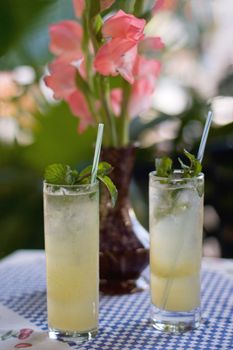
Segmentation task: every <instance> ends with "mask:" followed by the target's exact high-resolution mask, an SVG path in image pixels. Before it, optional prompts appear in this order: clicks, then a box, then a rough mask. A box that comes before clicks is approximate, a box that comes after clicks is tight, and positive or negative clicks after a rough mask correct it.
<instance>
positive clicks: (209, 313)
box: [0, 250, 233, 350]
mask: <svg viewBox="0 0 233 350" xmlns="http://www.w3.org/2000/svg"><path fill="white" fill-rule="evenodd" d="M202 265H203V266H202V324H201V326H200V328H199V329H197V330H194V331H191V332H187V333H182V334H180V335H176V334H168V333H162V332H159V331H156V330H154V329H153V328H152V327H151V326H150V324H149V306H150V297H149V290H147V291H144V292H142V293H136V294H132V295H124V296H114V297H110V296H101V298H100V330H99V334H98V336H97V337H96V338H95V339H93V340H91V341H89V342H87V343H84V344H82V345H81V346H80V345H79V346H78V345H77V344H74V343H70V344H65V343H62V342H57V341H52V340H50V339H48V335H47V332H46V331H47V311H46V282H45V256H44V252H43V251H26V250H23V251H17V252H15V253H13V254H12V255H10V256H8V257H6V258H5V259H3V260H1V261H0V350H9V349H11V350H14V349H17V348H22V349H25V348H26V347H28V348H31V349H33V350H65V349H67V350H68V349H70V350H72V349H81V350H92V349H95V350H138V349H141V350H147V349H148V350H153V349H156V350H162V349H165V350H186V349H211V350H214V349H216V350H220V349H224V350H227V349H233V260H224V259H203V264H202ZM145 273H146V275H147V274H148V271H147V272H145ZM22 329H23V330H22ZM20 330H21V332H20ZM19 338H20V339H19Z"/></svg>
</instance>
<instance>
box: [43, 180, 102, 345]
mask: <svg viewBox="0 0 233 350" xmlns="http://www.w3.org/2000/svg"><path fill="white" fill-rule="evenodd" d="M44 226H45V251H46V270H47V307H48V326H49V336H50V338H52V339H62V340H72V341H78V342H79V341H80V342H82V341H83V340H88V339H91V338H92V337H93V336H95V335H96V334H97V330H98V304H99V184H98V182H95V183H94V184H83V185H64V186H63V185H53V184H49V183H46V182H44Z"/></svg>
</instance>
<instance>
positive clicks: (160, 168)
mask: <svg viewBox="0 0 233 350" xmlns="http://www.w3.org/2000/svg"><path fill="white" fill-rule="evenodd" d="M184 155H185V156H186V157H187V158H188V160H189V163H190V164H189V165H187V164H185V163H184V162H183V161H182V160H181V159H180V158H178V160H179V162H180V165H181V169H182V173H181V177H182V178H191V177H195V176H197V175H198V174H199V173H200V172H201V170H202V165H201V163H200V162H199V160H198V159H197V158H196V157H195V156H194V155H193V154H191V153H189V152H188V151H186V150H185V149H184ZM155 167H156V174H157V176H159V177H166V178H172V176H173V174H174V170H173V168H172V159H171V158H169V157H163V158H157V159H156V160H155Z"/></svg>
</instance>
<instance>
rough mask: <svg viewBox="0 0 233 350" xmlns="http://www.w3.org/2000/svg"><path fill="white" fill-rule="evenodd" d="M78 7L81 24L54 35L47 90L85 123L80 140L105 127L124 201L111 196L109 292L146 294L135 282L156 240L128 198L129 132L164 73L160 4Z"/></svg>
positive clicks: (104, 270)
mask: <svg viewBox="0 0 233 350" xmlns="http://www.w3.org/2000/svg"><path fill="white" fill-rule="evenodd" d="M160 2H161V1H160ZM73 7H74V12H75V16H76V19H75V20H64V21H62V22H59V23H56V24H52V25H51V26H50V28H49V32H50V38H51V42H50V51H51V52H52V53H53V54H54V55H55V56H56V58H55V60H54V61H53V62H52V63H50V64H49V75H47V76H46V77H45V83H46V85H47V86H48V87H50V88H51V89H52V90H53V92H54V97H55V98H56V99H62V100H65V101H66V102H67V103H68V104H69V106H70V109H71V111H72V113H73V114H74V116H76V117H77V118H78V132H79V133H83V132H85V130H86V129H87V128H88V127H89V126H96V125H97V124H98V123H99V122H102V123H104V125H105V132H104V138H103V145H104V149H103V152H102V159H103V160H105V161H107V162H109V163H111V164H112V165H113V167H114V171H113V173H112V174H111V177H112V179H113V181H114V182H115V184H116V186H117V188H118V200H117V203H116V206H115V208H112V207H111V206H110V205H109V201H110V199H109V198H108V196H107V194H106V193H105V192H104V193H103V196H102V202H101V221H100V233H101V236H100V273H101V286H102V290H104V291H107V292H113V293H115V292H119V293H122V292H123V293H124V292H129V291H130V292H131V291H132V290H138V289H137V287H136V284H135V281H136V280H137V279H138V277H139V275H140V272H141V271H142V270H143V269H144V267H145V266H146V265H147V263H148V246H147V245H146V244H145V241H148V238H147V237H145V235H146V234H145V231H144V230H143V228H142V227H141V226H140V224H139V223H138V222H137V220H136V218H135V217H134V215H133V212H132V209H131V206H130V203H129V198H128V197H129V196H128V189H129V184H130V179H131V174H132V169H133V164H134V157H135V147H134V146H133V145H130V141H129V125H130V121H131V120H132V118H134V117H136V116H138V115H139V114H140V113H142V112H146V111H147V110H148V109H149V108H150V107H151V102H152V97H153V94H154V91H155V86H156V80H157V77H158V75H159V73H160V70H161V64H160V62H159V61H158V59H157V56H158V52H159V50H161V49H162V48H163V43H162V41H161V39H160V38H159V37H150V36H146V34H145V27H146V24H147V20H148V19H149V18H150V16H151V14H152V13H153V10H154V9H157V7H158V2H157V1H156V2H155V1H148V0H146V1H142V0H125V1H121V0H115V1H114V0H95V1H91V0H86V1H84V0H73ZM135 231H138V232H136V234H135ZM142 236H143V237H142Z"/></svg>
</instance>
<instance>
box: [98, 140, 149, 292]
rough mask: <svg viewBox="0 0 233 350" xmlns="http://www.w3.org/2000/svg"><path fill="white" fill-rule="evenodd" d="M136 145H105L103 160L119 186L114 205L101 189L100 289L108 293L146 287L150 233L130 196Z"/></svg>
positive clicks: (133, 290) (104, 190)
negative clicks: (143, 224)
mask: <svg viewBox="0 0 233 350" xmlns="http://www.w3.org/2000/svg"><path fill="white" fill-rule="evenodd" d="M135 152H136V149H135V147H134V146H129V147H122V148H113V147H111V148H104V149H103V150H102V153H101V159H102V161H107V162H109V163H110V164H111V165H112V166H113V167H114V170H113V172H112V173H111V175H110V177H111V179H112V180H113V182H114V184H115V185H116V187H117V189H118V199H117V202H116V205H115V207H114V208H112V207H111V201H110V196H109V193H108V192H107V191H106V189H105V188H104V187H102V190H101V203H100V290H101V291H102V292H103V293H105V294H126V293H133V292H138V291H141V290H143V289H144V288H145V286H146V284H143V283H142V282H143V279H142V278H140V275H141V272H142V271H143V270H144V269H145V267H146V266H147V265H148V263H149V235H148V232H147V231H146V230H145V229H144V228H143V227H142V226H141V224H140V223H139V222H138V221H137V219H136V216H135V214H134V211H133V209H132V206H131V204H130V199H129V186H130V181H131V177H132V171H133V166H134V162H135Z"/></svg>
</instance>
